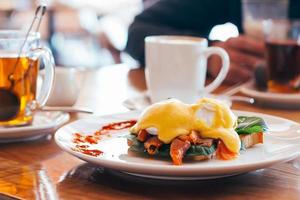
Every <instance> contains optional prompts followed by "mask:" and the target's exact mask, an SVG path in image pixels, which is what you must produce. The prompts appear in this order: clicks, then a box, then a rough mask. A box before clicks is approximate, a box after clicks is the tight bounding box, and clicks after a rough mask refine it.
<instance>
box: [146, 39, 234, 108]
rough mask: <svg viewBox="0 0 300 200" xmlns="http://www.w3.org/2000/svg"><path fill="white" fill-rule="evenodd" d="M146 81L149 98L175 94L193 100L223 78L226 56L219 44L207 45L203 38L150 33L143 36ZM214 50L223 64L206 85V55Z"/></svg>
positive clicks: (164, 97) (154, 99) (212, 88)
mask: <svg viewBox="0 0 300 200" xmlns="http://www.w3.org/2000/svg"><path fill="white" fill-rule="evenodd" d="M145 51H146V52H145V56H146V81H147V87H148V92H149V95H150V98H151V101H152V102H158V101H161V100H165V99H168V98H177V99H180V100H182V101H183V102H186V103H193V102H195V101H197V99H199V98H200V97H201V96H203V95H204V94H206V93H210V92H212V91H213V90H214V89H216V88H217V87H218V86H219V85H220V84H221V83H222V82H223V80H224V79H225V77H226V75H227V73H228V70H229V56H228V54H227V53H226V51H225V50H224V49H222V48H219V47H208V42H207V40H206V39H205V38H197V37H189V36H149V37H146V39H145ZM212 54H217V55H219V56H220V57H221V59H222V68H221V70H220V72H219V74H218V76H217V77H216V78H215V80H214V81H213V82H212V83H210V84H209V85H207V86H205V80H206V70H207V59H208V57H209V56H211V55H212Z"/></svg>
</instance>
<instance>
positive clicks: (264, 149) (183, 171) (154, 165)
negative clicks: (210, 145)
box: [55, 111, 300, 180]
mask: <svg viewBox="0 0 300 200" xmlns="http://www.w3.org/2000/svg"><path fill="white" fill-rule="evenodd" d="M235 113H236V114H237V115H246V116H258V117H262V118H263V119H264V120H265V121H266V122H267V124H268V126H269V128H270V133H268V134H272V135H277V136H280V134H285V135H287V136H291V134H296V136H297V137H298V136H300V125H299V124H297V123H296V122H293V121H290V120H287V119H283V118H278V117H274V116H270V115H264V114H259V113H250V112H242V111H235ZM138 115H139V112H138V111H134V112H128V113H125V114H118V115H111V116H104V117H99V118H91V119H82V120H79V121H75V122H73V123H71V124H68V125H66V126H64V127H62V128H60V129H59V130H58V131H57V132H56V134H55V141H56V143H57V144H58V145H59V146H60V147H61V148H62V149H63V150H64V151H66V152H68V153H70V154H72V155H74V156H76V157H78V158H80V159H82V160H85V161H87V162H90V163H93V164H96V165H99V166H101V167H106V168H110V169H114V170H118V171H122V172H126V173H129V174H134V175H138V176H142V177H148V178H160V179H176V180H190V179H193V180H194V179H212V178H219V177H225V176H232V175H236V174H241V173H245V172H249V171H252V170H257V169H261V168H266V167H269V166H271V165H274V164H277V163H280V162H286V161H289V160H292V159H294V158H295V157H297V156H298V155H299V152H300V146H299V145H296V144H295V145H291V144H290V143H288V142H286V141H283V142H282V141H279V142H278V140H273V139H270V137H266V139H265V143H264V144H263V145H256V146H255V147H253V148H250V149H248V150H247V151H242V152H241V155H240V156H239V158H238V159H236V160H232V161H222V160H217V159H212V160H209V161H202V162H196V161H193V162H184V164H183V165H181V166H174V165H172V162H171V161H170V160H159V159H149V158H147V157H144V156H141V155H135V154H133V153H131V152H128V145H127V140H126V138H124V137H120V136H124V135H127V134H129V133H128V131H126V130H123V131H118V132H117V133H114V134H112V136H111V137H106V138H104V139H102V140H100V142H99V144H97V146H95V147H94V149H95V148H96V149H99V150H102V151H103V152H104V154H103V155H101V156H99V157H93V156H89V155H85V154H82V153H79V152H75V151H73V150H72V148H73V147H74V144H73V143H72V134H73V133H75V132H80V133H83V134H91V133H93V132H95V131H96V130H98V129H99V128H101V127H102V126H103V125H105V124H107V123H110V122H117V121H122V120H129V119H136V118H137V117H138ZM293 137H294V136H293ZM298 144H300V143H299V142H298Z"/></svg>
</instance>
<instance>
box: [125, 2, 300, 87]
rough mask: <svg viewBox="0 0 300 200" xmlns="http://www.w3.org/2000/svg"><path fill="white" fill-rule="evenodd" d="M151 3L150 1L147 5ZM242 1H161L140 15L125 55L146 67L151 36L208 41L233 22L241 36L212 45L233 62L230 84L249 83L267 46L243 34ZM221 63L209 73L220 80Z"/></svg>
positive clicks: (292, 8) (295, 12) (214, 61)
mask: <svg viewBox="0 0 300 200" xmlns="http://www.w3.org/2000/svg"><path fill="white" fill-rule="evenodd" d="M145 2H147V0H146V1H145ZM288 5H289V9H288V10H289V17H290V18H299V17H300V12H299V10H300V1H299V0H289V4H288ZM241 7H242V1H241V0H223V1H219V0H201V1H200V0H185V1H183V0H159V1H156V2H154V3H153V4H151V6H150V7H148V8H146V9H145V10H144V11H143V12H142V13H141V14H139V15H137V16H136V17H135V19H134V21H133V23H132V24H131V25H130V27H129V30H128V41H127V45H126V49H125V51H126V52H127V53H128V54H129V55H131V56H132V57H133V58H134V59H136V60H137V61H138V62H139V63H140V66H141V67H144V66H145V56H144V39H145V37H147V36H149V35H189V36H198V37H205V38H207V37H208V35H209V33H210V31H211V29H212V28H213V27H214V26H215V25H218V24H224V23H226V22H231V23H233V24H235V25H236V26H237V27H238V30H239V32H240V33H241V34H240V35H239V36H238V37H235V38H230V39H229V40H227V41H225V42H220V41H211V42H210V45H211V46H219V47H222V48H224V49H225V50H226V51H227V52H228V54H229V56H230V61H231V66H230V71H229V74H228V76H227V78H226V81H227V82H232V83H236V82H242V81H246V80H248V79H249V78H250V77H251V76H252V74H253V71H254V69H255V67H256V66H257V64H258V63H260V62H262V61H263V60H264V51H265V47H264V43H263V41H262V40H257V39H254V38H252V37H249V36H246V35H244V34H243V28H242V11H241V10H242V9H241ZM220 66H221V63H220V59H219V58H218V57H215V56H213V57H212V58H211V59H210V60H209V67H208V72H209V74H210V75H211V76H212V77H215V76H217V74H218V72H219V68H220Z"/></svg>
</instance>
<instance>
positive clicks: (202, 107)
mask: <svg viewBox="0 0 300 200" xmlns="http://www.w3.org/2000/svg"><path fill="white" fill-rule="evenodd" d="M236 126H237V117H236V116H235V115H234V114H233V112H232V111H231V110H230V108H229V107H228V106H227V105H226V104H223V103H222V102H219V101H217V100H215V99H210V98H203V99H200V100H199V101H198V102H197V103H195V104H185V103H183V102H181V101H178V100H175V99H170V100H167V101H163V102H159V103H156V104H153V105H151V106H149V107H148V108H147V109H146V110H145V111H144V112H143V113H142V114H141V115H140V117H139V119H138V121H137V123H136V124H135V125H134V126H133V127H131V129H130V131H131V132H132V133H138V132H139V131H141V130H147V129H151V130H152V131H151V132H152V133H154V134H156V135H157V136H158V139H159V140H160V141H162V142H163V143H165V144H169V143H171V142H172V140H174V139H175V138H177V137H178V136H181V135H187V134H189V133H191V131H197V132H199V134H200V135H201V137H204V138H213V139H220V140H221V141H222V142H224V144H225V146H226V147H227V149H228V150H229V151H231V152H233V153H236V154H237V153H239V150H240V147H241V142H240V139H239V136H238V134H237V133H236V132H235V128H236Z"/></svg>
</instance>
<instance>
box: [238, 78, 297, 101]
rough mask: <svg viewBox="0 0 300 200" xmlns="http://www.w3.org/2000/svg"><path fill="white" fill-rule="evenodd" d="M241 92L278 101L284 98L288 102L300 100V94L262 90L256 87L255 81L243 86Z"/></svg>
mask: <svg viewBox="0 0 300 200" xmlns="http://www.w3.org/2000/svg"><path fill="white" fill-rule="evenodd" d="M241 92H242V93H243V94H245V95H249V96H252V97H257V98H264V99H271V100H275V101H276V102H277V101H282V100H284V101H287V102H291V101H296V100H299V101H300V94H285V93H273V92H262V91H259V90H256V89H255V88H254V83H252V84H249V85H245V86H244V87H242V88H241ZM299 104H300V103H299Z"/></svg>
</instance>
